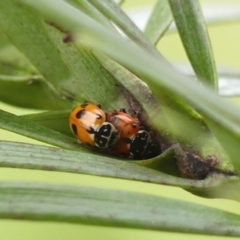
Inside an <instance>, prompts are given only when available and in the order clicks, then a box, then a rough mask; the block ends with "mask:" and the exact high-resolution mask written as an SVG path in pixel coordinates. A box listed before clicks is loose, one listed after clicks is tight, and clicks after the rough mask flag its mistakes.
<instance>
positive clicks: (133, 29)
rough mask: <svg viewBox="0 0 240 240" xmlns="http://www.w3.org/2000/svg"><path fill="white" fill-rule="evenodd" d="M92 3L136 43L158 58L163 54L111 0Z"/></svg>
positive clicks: (91, 0) (92, 1)
mask: <svg viewBox="0 0 240 240" xmlns="http://www.w3.org/2000/svg"><path fill="white" fill-rule="evenodd" d="M90 2H91V3H92V4H93V5H94V6H95V7H96V8H97V9H98V10H99V11H101V12H102V13H103V14H104V15H105V16H106V17H108V18H109V19H111V20H112V21H113V22H114V23H115V24H116V25H117V26H118V27H119V28H120V29H121V30H122V31H123V32H124V33H125V34H126V35H127V36H128V37H129V38H131V39H132V40H133V41H134V42H136V43H137V44H139V45H141V46H142V47H144V48H146V49H147V50H148V51H150V52H152V53H153V54H154V55H156V56H157V57H158V58H162V56H161V54H160V53H159V52H158V51H157V50H156V49H155V47H154V46H153V45H152V44H151V42H150V41H149V40H148V39H147V38H146V37H145V36H144V34H143V33H142V31H141V30H140V29H139V28H138V27H137V26H136V25H135V24H134V23H133V22H132V20H131V19H130V18H129V17H128V16H127V15H126V14H125V13H124V12H123V11H122V10H121V8H119V7H118V5H117V4H116V3H115V2H114V1H111V0H102V1H94V0H90Z"/></svg>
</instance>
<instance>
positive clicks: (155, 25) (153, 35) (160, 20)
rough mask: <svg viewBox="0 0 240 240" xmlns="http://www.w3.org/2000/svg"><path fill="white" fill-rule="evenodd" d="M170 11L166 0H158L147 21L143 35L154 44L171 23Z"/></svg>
mask: <svg viewBox="0 0 240 240" xmlns="http://www.w3.org/2000/svg"><path fill="white" fill-rule="evenodd" d="M172 20H173V17H172V12H171V10H170V8H169V4H168V0H158V1H157V3H156V5H155V7H154V9H153V12H152V14H151V16H150V18H149V20H148V22H147V26H146V28H145V30H144V35H145V36H146V37H147V38H148V39H149V41H150V42H151V43H152V44H154V45H156V44H157V42H158V41H159V39H160V38H161V37H162V36H163V34H164V33H165V32H166V31H167V29H168V27H169V26H170V24H171V23H172Z"/></svg>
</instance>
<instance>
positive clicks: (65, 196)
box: [0, 182, 240, 236]
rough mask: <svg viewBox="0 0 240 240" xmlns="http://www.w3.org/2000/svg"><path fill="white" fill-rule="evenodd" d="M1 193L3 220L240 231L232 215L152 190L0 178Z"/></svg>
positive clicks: (234, 233) (222, 232)
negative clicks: (145, 192) (155, 193)
mask: <svg viewBox="0 0 240 240" xmlns="http://www.w3.org/2000/svg"><path fill="white" fill-rule="evenodd" d="M0 193H1V200H0V203H1V204H0V217H1V218H4V219H21V220H23V219H25V220H38V221H54V222H70V223H78V224H88V225H89V224H90V225H98V226H113V227H125V228H139V229H151V230H165V231H176V232H187V233H199V234H214V235H221V236H226V235H231V236H239V235H240V216H239V215H237V214H233V213H229V212H226V211H222V210H219V209H214V208H210V207H205V206H201V205H198V204H194V203H189V202H184V201H180V200H174V199H170V198H164V197H159V196H154V195H148V194H141V193H134V192H128V191H122V190H113V189H102V188H94V187H77V186H69V185H68V186H63V185H52V184H51V185H50V184H49V185H47V184H40V183H15V182H11V183H9V182H4V183H3V182H2V183H0ZM219 226H221V227H219Z"/></svg>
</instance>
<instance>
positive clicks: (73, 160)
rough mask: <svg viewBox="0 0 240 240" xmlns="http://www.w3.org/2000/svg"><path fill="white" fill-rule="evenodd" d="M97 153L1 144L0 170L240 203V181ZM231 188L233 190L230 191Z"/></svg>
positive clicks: (233, 178)
mask: <svg viewBox="0 0 240 240" xmlns="http://www.w3.org/2000/svg"><path fill="white" fill-rule="evenodd" d="M93 153H94V152H92V153H91V154H89V153H81V152H76V151H69V150H63V149H58V148H53V147H45V146H38V145H32V144H26V143H14V142H6V141H0V167H8V168H9V167H10V168H11V167H12V168H24V169H39V170H47V171H59V172H72V173H80V174H89V175H95V176H103V177H112V178H120V179H128V180H134V181H141V182H149V183H157V184H164V185H171V186H177V187H181V188H184V189H186V190H187V191H189V192H192V193H194V194H196V195H199V196H202V197H208V198H209V197H210V198H216V197H218V198H228V199H234V200H238V201H240V194H239V192H236V191H234V189H236V188H234V186H235V187H237V186H238V185H239V178H237V177H227V176H224V175H222V174H215V175H212V176H210V177H209V178H207V179H205V180H189V179H183V178H179V177H174V176H171V175H168V174H165V173H163V172H159V171H156V170H153V169H150V168H146V167H143V165H144V161H142V162H141V163H139V162H136V164H134V162H132V163H131V162H129V161H120V160H116V159H114V158H111V157H106V156H101V155H96V154H93ZM169 160H170V159H169ZM170 161H171V160H170ZM164 167H165V168H166V166H164ZM163 170H164V169H163ZM228 186H232V187H231V188H228ZM226 189H228V191H227V194H225V190H226ZM230 189H231V191H230Z"/></svg>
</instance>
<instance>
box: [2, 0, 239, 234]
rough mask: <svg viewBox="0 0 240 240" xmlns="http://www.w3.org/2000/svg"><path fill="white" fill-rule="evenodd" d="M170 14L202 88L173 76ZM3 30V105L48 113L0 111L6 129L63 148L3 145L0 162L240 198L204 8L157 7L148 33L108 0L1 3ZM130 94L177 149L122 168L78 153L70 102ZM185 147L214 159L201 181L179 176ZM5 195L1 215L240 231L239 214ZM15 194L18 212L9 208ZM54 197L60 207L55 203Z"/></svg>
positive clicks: (22, 189) (182, 2) (114, 105)
mask: <svg viewBox="0 0 240 240" xmlns="http://www.w3.org/2000/svg"><path fill="white" fill-rule="evenodd" d="M169 6H170V7H169ZM172 19H174V20H175V22H176V23H177V24H176V25H177V29H178V31H179V34H180V37H181V39H182V42H183V45H184V47H185V50H186V52H187V55H188V57H189V61H190V63H191V64H192V66H193V68H194V70H195V72H196V76H197V78H198V82H196V81H193V79H191V78H189V77H187V76H185V75H184V74H182V73H179V72H177V71H176V70H175V69H173V67H172V66H171V65H170V63H169V62H168V61H167V60H166V59H165V58H164V57H163V56H162V55H161V54H160V52H159V51H158V50H157V49H156V47H155V46H154V45H156V44H157V42H158V41H159V39H161V37H163V35H164V33H165V32H166V30H167V28H168V27H169V25H170V23H171V21H172ZM113 23H114V24H115V25H117V26H118V27H119V28H120V29H121V30H122V31H123V33H124V34H125V35H126V36H127V37H128V38H129V39H126V38H124V37H122V36H121V34H120V33H119V32H118V31H116V28H115V27H114V25H113ZM0 30H1V32H2V34H3V36H4V37H3V40H2V41H1V42H0V71H1V72H0V99H1V101H5V102H7V103H11V104H13V105H16V106H21V107H25V108H36V109H43V110H50V111H49V112H44V113H39V114H32V115H26V116H22V117H19V116H15V115H13V114H10V113H7V112H4V111H0V127H1V128H2V129H5V130H9V131H12V132H15V133H18V134H21V135H24V136H28V137H31V138H33V139H37V140H39V141H42V142H45V143H48V144H50V145H53V146H57V147H60V148H65V149H68V150H63V149H56V148H46V147H40V146H31V145H26V144H21V143H19V144H16V143H6V142H1V143H0V144H1V145H0V153H1V157H0V166H2V167H18V168H27V169H29V168H33V169H44V170H54V171H64V172H74V173H84V174H89V175H98V176H107V177H115V178H122V179H131V180H136V181H147V182H152V183H162V184H168V185H173V186H180V187H182V188H184V189H186V190H188V191H190V192H192V193H194V194H196V195H200V196H204V197H221V198H230V199H235V200H240V196H239V193H238V191H237V193H236V191H235V188H238V187H239V179H238V177H237V176H236V173H239V170H240V162H239V159H238V146H239V141H240V127H239V122H240V113H239V111H238V108H237V107H236V106H234V105H232V104H230V103H229V102H227V101H225V100H224V99H222V98H220V97H219V96H218V95H217V93H216V88H217V85H218V84H217V72H216V67H215V63H214V58H213V53H212V49H211V43H210V40H209V37H208V34H207V28H206V25H205V21H204V19H203V16H202V14H201V11H200V5H199V3H198V1H192V0H178V1H175V0H174V1H172V0H169V1H158V2H157V4H156V5H155V8H154V11H153V13H152V15H151V17H150V19H149V22H148V24H147V26H146V29H145V32H144V33H142V32H141V31H140V30H139V29H138V28H137V27H136V26H135V24H134V23H133V22H132V21H131V20H130V19H129V18H128V16H127V15H126V14H125V13H124V12H123V10H121V9H120V8H119V6H118V5H116V4H115V3H114V2H113V1H110V0H104V1H93V0H89V1H78V0H71V1H70V0H69V1H59V0H52V1H47V0H35V1H30V0H9V1H7V2H6V1H0ZM144 34H145V35H144ZM6 56H11V57H6ZM6 65H8V66H9V67H8V68H5V67H4V66H6ZM9 92H11V93H12V94H8V93H9ZM126 92H127V94H128V96H131V97H132V98H133V99H134V101H135V102H136V103H138V105H139V106H141V108H142V109H143V110H144V112H145V113H146V115H147V116H148V120H149V121H150V124H151V125H152V126H153V127H154V128H155V129H156V130H157V131H159V133H160V134H161V136H163V137H164V138H166V139H165V140H166V141H169V142H170V143H171V144H170V147H169V148H168V149H167V150H166V151H164V152H163V153H162V154H161V155H159V156H157V157H156V158H153V159H149V160H140V161H119V159H117V158H116V159H114V157H113V156H109V157H106V156H103V154H105V152H103V153H99V152H97V151H94V150H92V149H88V148H86V147H84V146H78V145H77V144H76V143H75V142H76V141H75V139H74V138H73V137H71V136H72V135H71V133H70V131H69V129H68V115H69V112H70V110H71V108H72V106H75V105H76V104H78V103H81V102H84V101H89V102H94V103H101V105H102V107H103V109H104V110H109V109H118V108H122V107H125V108H128V104H129V101H128V99H127V98H126ZM18 93H20V94H18ZM53 110H54V111H53ZM173 142H174V143H175V144H173ZM176 142H177V143H176ZM12 149H18V151H15V152H14V151H12ZM186 149H187V150H186ZM189 149H191V150H192V153H191V154H192V155H191V154H190V156H194V154H195V153H196V152H197V153H198V154H199V155H200V156H201V157H202V158H201V160H202V161H205V160H206V159H207V158H209V157H214V158H216V159H217V160H218V161H217V166H216V165H214V167H216V169H215V172H214V174H212V175H209V176H208V177H207V178H206V179H204V180H189V179H183V178H180V177H179V176H176V175H177V174H178V172H176V169H174V168H175V161H176V162H177V164H178V165H185V162H184V161H185V160H186V159H187V158H188V157H189V155H188V153H189V152H188V151H189ZM195 155H196V154H195ZM182 162H183V163H182ZM190 163H191V162H190ZM185 166H186V165H185ZM211 167H212V166H211ZM174 171H175V172H174ZM183 171H185V169H183ZM193 178H194V177H193ZM0 192H1V194H3V196H4V199H3V200H1V205H2V207H1V208H0V217H1V218H16V219H18V218H19V216H21V218H23V219H31V220H43V221H63V222H75V223H85V224H92V225H108V226H118V227H133V228H142V229H155V230H168V231H178V232H189V231H191V232H194V233H205V234H216V235H228V234H229V233H231V234H232V235H239V216H238V215H234V214H230V213H226V212H223V211H220V210H214V209H210V208H207V207H202V206H200V205H193V204H189V203H186V202H181V201H175V200H172V199H164V198H160V197H156V196H150V195H146V194H145V195H143V194H136V193H127V192H118V191H115V190H111V189H106V190H102V189H97V188H77V187H74V186H72V187H71V188H67V189H66V188H63V187H62V186H51V185H38V186H35V185H34V186H33V185H29V184H25V183H22V184H17V183H13V184H8V183H6V184H1V186H0ZM96 193H97V194H96ZM14 194H15V195H14ZM26 195H27V196H29V200H28V201H27V202H26V201H23V200H24V196H26ZM56 195H57V196H58V197H57V198H56ZM96 196H97V197H96ZM12 198H14V200H15V201H16V203H18V205H16V208H12V209H11V211H8V212H7V211H6V210H5V209H8V208H9V205H8V204H10V203H9V199H12ZM86 199H87V204H86V205H84V204H85V203H86ZM116 199H117V200H118V201H116ZM56 201H59V205H57V206H58V207H54V208H51V206H53V205H54V203H56ZM135 202H138V205H135ZM60 203H61V204H60ZM73 203H74V204H73ZM109 204H110V205H111V208H110V212H108V211H107V209H108V208H109ZM33 205H34V206H35V207H34V209H38V211H34V210H33V209H32V206H33ZM82 205H84V206H85V209H83V208H82ZM19 209H21V211H19ZM94 209H95V210H96V209H100V211H95V210H94ZM138 209H141V211H139V210H138ZM85 210H86V211H87V212H86V211H85ZM129 210H131V211H129ZM97 213H98V214H97ZM19 214H20V215H19ZM109 215H111V216H115V217H114V221H113V219H112V218H109ZM172 215H174V216H176V217H175V218H174V219H173V218H172ZM196 219H197V222H196ZM163 223H164V224H163ZM219 224H220V225H221V227H219ZM209 225H210V226H211V227H206V226H209Z"/></svg>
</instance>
